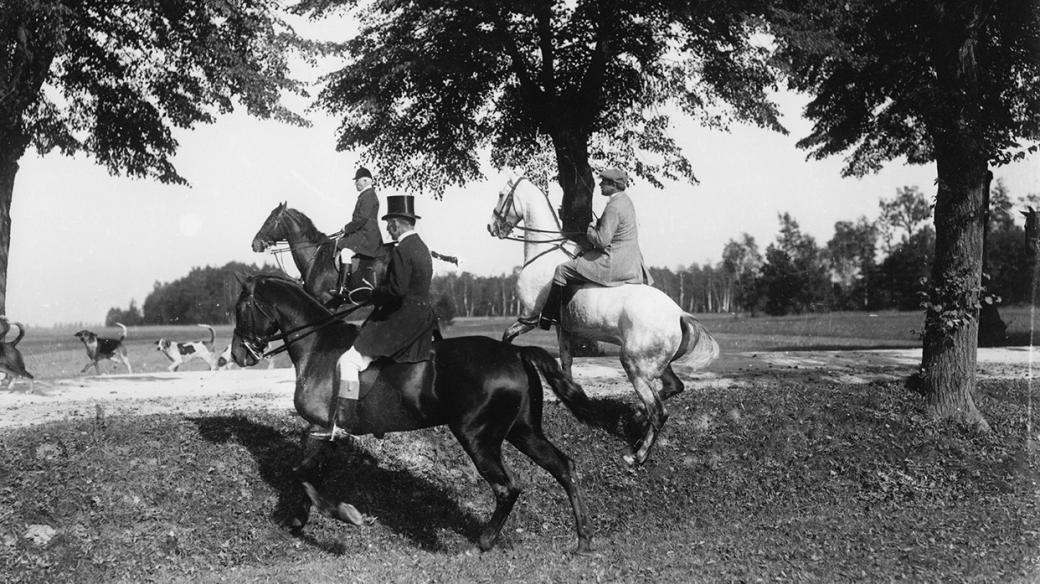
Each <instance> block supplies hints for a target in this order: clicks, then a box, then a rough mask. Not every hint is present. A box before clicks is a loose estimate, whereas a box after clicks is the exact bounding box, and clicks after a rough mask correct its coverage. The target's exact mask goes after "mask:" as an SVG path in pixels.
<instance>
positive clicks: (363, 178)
mask: <svg viewBox="0 0 1040 584" xmlns="http://www.w3.org/2000/svg"><path fill="white" fill-rule="evenodd" d="M354 188H356V189H357V191H358V196H357V201H356V202H355V203H354V214H353V215H352V216H351V217H350V222H349V223H347V224H346V225H344V226H343V235H342V236H341V237H340V238H339V239H338V240H337V241H336V251H338V252H339V257H340V266H339V281H338V282H337V284H336V289H335V290H332V291H331V292H332V294H333V295H334V296H339V297H344V296H346V294H347V291H346V290H345V285H346V282H347V277H348V276H349V275H350V273H351V272H353V271H356V270H357V269H358V266H359V265H360V258H361V257H369V258H371V257H377V256H379V255H380V254H381V253H382V250H383V236H382V235H380V233H379V221H378V219H377V217H379V198H378V197H377V196H376V189H375V187H373V186H372V173H371V172H369V170H368V169H367V168H365V167H363V166H361V167H358V169H357V172H355V173H354Z"/></svg>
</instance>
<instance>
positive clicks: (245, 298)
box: [231, 276, 596, 551]
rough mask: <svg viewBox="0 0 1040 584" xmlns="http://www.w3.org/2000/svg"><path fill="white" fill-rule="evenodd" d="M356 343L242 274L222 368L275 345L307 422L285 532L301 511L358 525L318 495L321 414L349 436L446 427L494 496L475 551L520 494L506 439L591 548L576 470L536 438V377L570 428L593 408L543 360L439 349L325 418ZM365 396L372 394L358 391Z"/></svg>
mask: <svg viewBox="0 0 1040 584" xmlns="http://www.w3.org/2000/svg"><path fill="white" fill-rule="evenodd" d="M356 334H357V327H355V326H354V325H351V324H348V323H345V322H342V321H340V320H337V319H335V318H334V317H333V315H332V314H331V313H330V312H329V310H328V309H326V308H325V307H324V306H322V305H321V304H320V303H318V301H317V300H315V299H314V298H313V297H312V296H310V295H308V294H307V293H306V292H305V291H304V290H303V288H301V287H300V285H299V284H297V283H295V282H293V281H290V280H287V279H284V278H280V277H272V276H253V277H251V278H249V279H247V280H245V281H244V282H243V284H242V291H241V293H240V295H239V297H238V301H237V303H236V305H235V333H234V337H233V339H232V343H231V355H232V358H233V359H234V360H235V362H236V363H237V364H238V365H240V366H243V367H246V366H250V365H253V364H255V363H256V361H257V358H258V355H259V354H260V353H261V352H262V351H263V350H264V348H265V347H266V345H267V343H268V341H269V340H270V339H272V338H275V337H278V338H283V337H284V341H285V343H286V345H288V352H289V357H290V358H291V359H292V362H293V364H294V365H295V367H296V390H295V396H294V400H293V401H294V404H295V406H296V411H297V412H298V413H299V414H300V416H302V417H303V418H304V419H305V420H306V421H307V422H308V423H309V424H310V427H309V428H308V430H307V431H305V433H304V437H303V452H304V455H303V456H304V458H303V461H302V462H301V463H300V464H299V465H297V466H296V467H295V468H294V473H295V475H296V477H297V479H298V480H300V481H301V482H302V483H303V487H304V491H305V492H306V494H307V496H306V497H302V496H301V498H300V500H299V503H298V505H294V509H293V514H294V517H292V518H291V519H290V522H289V523H290V526H291V527H294V528H301V527H303V525H305V524H306V522H307V519H308V517H309V515H310V509H311V506H312V505H313V506H316V507H317V508H318V509H319V510H320V511H322V512H325V513H327V514H328V515H330V516H331V517H334V518H336V519H339V520H342V521H347V522H351V523H354V524H361V523H363V521H362V516H361V514H360V513H359V512H358V511H357V509H355V508H354V507H353V506H352V505H349V504H347V503H342V502H338V501H334V500H332V499H330V498H329V497H328V496H326V495H324V494H323V493H322V492H321V491H320V489H321V481H322V464H321V462H320V461H321V460H322V459H323V457H322V453H323V452H324V451H325V450H326V449H327V448H328V447H329V445H330V444H331V443H330V442H328V441H327V440H319V439H317V438H315V437H314V436H312V434H311V433H312V432H315V431H318V430H321V429H325V428H328V427H329V426H330V425H331V419H332V416H337V420H339V423H340V425H341V426H342V427H343V428H344V429H345V430H346V431H347V432H349V433H351V434H366V433H373V434H381V433H384V432H398V431H406V430H415V429H419V428H426V427H431V426H440V425H447V426H448V427H449V428H450V429H451V432H452V434H453V435H454V436H455V438H456V439H457V440H458V441H459V444H461V445H462V447H463V449H465V451H466V453H467V454H468V455H469V456H470V458H471V459H472V460H473V463H474V464H475V465H476V468H477V470H478V471H479V472H480V474H481V476H483V477H484V479H485V480H486V481H487V482H488V483H489V484H490V485H491V490H492V492H493V493H494V495H495V511H494V513H493V514H492V516H491V520H490V521H489V522H488V524H487V526H486V527H485V528H484V530H483V531H482V533H481V534H480V537H479V541H478V544H479V546H480V548H481V549H483V550H487V549H490V548H491V547H492V546H493V545H494V544H495V541H496V540H497V539H498V536H499V533H500V532H501V530H502V525H503V523H504V522H505V520H506V518H507V517H508V516H509V513H510V511H512V509H513V505H514V503H516V500H517V497H518V496H519V494H520V489H519V488H518V487H517V486H516V485H515V484H514V483H513V480H512V479H511V478H510V476H509V473H508V472H507V471H506V468H505V466H504V465H503V462H502V443H503V442H504V441H508V442H509V443H511V444H512V445H513V446H515V447H516V448H517V449H518V450H520V452H523V453H524V454H526V455H527V456H529V457H530V458H531V459H532V460H534V461H535V463H537V464H538V465H539V466H541V467H542V468H544V469H545V470H547V471H549V473H550V474H552V475H553V477H554V478H555V479H556V480H557V482H559V483H560V485H561V486H562V487H563V489H564V490H565V491H566V493H567V497H568V498H569V499H570V503H571V508H572V510H573V512H574V524H575V529H576V530H577V533H578V546H577V549H578V551H587V550H589V549H590V545H591V540H592V536H591V530H590V528H589V520H588V511H587V510H586V507H585V501H584V499H583V497H582V492H581V488H580V485H579V475H578V471H577V468H576V467H575V465H574V462H573V461H572V460H571V459H570V458H568V457H567V456H566V455H565V454H563V453H562V452H560V450H559V449H558V448H556V446H554V445H553V444H552V443H551V442H549V440H548V439H546V437H545V434H544V433H543V431H542V383H541V381H540V379H539V373H540V374H541V375H542V376H544V377H545V379H546V380H547V381H548V382H549V385H550V386H551V387H552V390H553V392H554V393H556V395H557V396H558V397H559V398H560V401H562V402H563V403H564V404H565V405H566V406H567V407H568V408H569V409H570V410H571V412H573V413H574V414H575V416H576V417H578V418H579V419H580V420H583V421H586V422H592V421H594V420H595V418H596V410H595V408H594V407H593V406H592V404H591V403H590V401H589V398H588V396H587V395H586V394H585V392H584V390H582V388H581V386H579V385H578V384H576V383H574V382H573V381H572V380H571V379H570V377H568V376H567V375H565V374H564V373H563V371H562V370H561V369H560V367H559V365H557V363H556V361H555V359H553V358H552V356H551V355H550V354H549V353H548V352H546V351H545V350H544V349H541V348H539V347H521V346H515V345H509V344H506V343H503V342H501V341H497V340H494V339H491V338H488V337H455V338H449V339H443V340H440V341H437V342H436V343H435V355H434V360H433V361H432V363H430V362H426V363H419V364H395V363H388V362H387V363H382V362H376V363H375V364H373V365H372V367H370V368H369V369H368V370H366V371H365V372H364V373H363V374H362V378H361V380H362V392H361V396H360V398H359V399H358V400H356V401H353V400H350V401H348V402H347V405H345V406H340V407H338V408H333V407H332V406H331V403H332V401H333V400H332V396H333V391H334V385H335V384H337V383H339V376H338V374H337V372H336V361H337V359H338V358H339V356H340V355H341V354H342V353H343V352H344V351H345V350H346V349H347V348H348V347H349V346H350V344H351V343H352V342H353V340H354V338H355V337H356ZM366 386H369V387H371V386H374V388H372V389H371V390H369V391H367V393H366V389H365V387H366ZM334 410H338V412H337V411H334Z"/></svg>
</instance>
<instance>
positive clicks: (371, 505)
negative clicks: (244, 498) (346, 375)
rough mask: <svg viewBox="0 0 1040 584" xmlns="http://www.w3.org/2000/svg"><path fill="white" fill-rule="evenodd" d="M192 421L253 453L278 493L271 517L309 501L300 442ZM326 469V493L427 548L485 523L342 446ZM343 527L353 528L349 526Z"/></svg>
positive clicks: (230, 424) (209, 435)
mask: <svg viewBox="0 0 1040 584" xmlns="http://www.w3.org/2000/svg"><path fill="white" fill-rule="evenodd" d="M189 419H190V420H191V421H192V422H194V423H195V424H196V425H197V426H198V429H199V434H200V436H202V438H203V439H205V440H208V441H210V442H213V443H228V442H235V443H238V444H241V445H242V446H244V447H245V448H246V449H248V450H249V452H250V453H251V454H252V455H253V457H254V459H255V460H256V462H257V466H258V467H259V468H260V476H261V478H262V479H263V480H264V481H265V482H267V483H268V484H269V485H270V486H271V487H272V488H273V489H274V490H275V491H276V492H277V493H278V502H277V504H276V505H275V509H274V511H273V512H272V518H273V519H274V520H275V521H277V522H278V523H279V524H282V525H285V523H284V521H285V520H286V519H287V518H289V517H291V516H292V510H293V509H296V508H298V506H299V504H300V501H301V500H303V499H305V498H306V494H305V493H304V491H303V488H302V487H301V486H300V484H299V483H298V482H297V481H296V480H295V479H294V478H293V476H292V468H293V466H294V465H295V464H297V463H298V462H300V460H301V458H302V454H303V453H302V449H301V447H300V443H299V442H298V441H292V440H290V439H289V438H288V437H287V436H286V434H285V433H284V432H282V431H279V430H278V429H277V428H273V427H271V426H268V425H265V424H259V423H256V422H254V421H251V420H249V419H247V418H245V417H241V416H211V417H198V418H189ZM324 468H325V476H324V483H323V485H322V492H323V493H324V494H326V495H328V496H330V497H333V498H335V499H337V500H341V501H344V502H347V503H360V504H359V507H362V508H361V509H360V510H361V511H362V512H363V513H364V514H366V515H369V516H372V517H375V518H376V519H378V520H379V523H380V524H381V525H384V526H386V527H387V528H388V529H391V530H392V531H394V532H396V533H399V534H401V535H403V536H405V537H407V538H408V539H410V540H411V541H413V542H414V543H415V545H417V546H419V547H420V548H422V549H424V550H428V551H443V550H445V549H446V548H445V546H444V545H443V544H442V543H441V542H440V540H439V537H438V533H439V532H440V531H442V530H448V531H452V532H455V533H458V534H460V535H462V536H463V537H465V538H466V539H467V540H469V541H471V542H475V541H476V539H477V537H478V536H479V531H480V528H481V527H482V521H480V520H479V519H478V518H476V517H474V516H473V515H472V514H471V513H470V512H468V511H466V510H463V509H462V508H460V507H459V505H458V502H457V501H456V500H455V497H454V495H453V494H452V493H450V492H449V491H447V490H445V489H444V488H442V487H441V486H439V485H437V484H434V483H432V482H430V481H427V480H425V479H422V478H419V477H416V476H414V475H413V474H411V473H409V472H407V471H402V470H390V469H385V468H380V467H379V466H377V465H376V460H375V458H374V457H373V456H372V455H371V454H370V453H368V452H366V451H364V450H361V449H358V448H355V447H354V446H346V445H344V444H343V443H339V444H337V445H336V446H335V447H333V448H332V449H331V450H330V451H329V452H328V453H327V456H326V458H325V463H324ZM313 517H314V514H313V512H312V519H313ZM343 528H344V529H352V527H350V526H347V525H344V526H343ZM294 535H296V536H297V537H299V538H300V539H302V540H303V541H306V542H308V543H310V544H311V545H314V546H315V547H319V548H322V549H324V550H325V551H327V552H329V553H334V554H344V553H346V551H347V550H346V549H345V548H344V546H343V544H341V543H339V542H325V543H323V542H320V541H318V540H316V539H315V538H314V537H311V536H308V535H306V534H304V533H302V532H298V533H294Z"/></svg>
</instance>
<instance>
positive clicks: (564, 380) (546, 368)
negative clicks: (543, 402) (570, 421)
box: [517, 347, 603, 426]
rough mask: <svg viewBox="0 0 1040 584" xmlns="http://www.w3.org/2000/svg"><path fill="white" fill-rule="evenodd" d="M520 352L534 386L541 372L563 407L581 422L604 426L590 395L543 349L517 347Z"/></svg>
mask: <svg viewBox="0 0 1040 584" xmlns="http://www.w3.org/2000/svg"><path fill="white" fill-rule="evenodd" d="M517 349H519V350H520V358H521V359H522V360H523V362H524V369H526V370H527V375H528V377H530V378H531V379H532V384H534V383H538V384H541V382H540V381H538V373H539V372H540V373H541V374H542V376H543V377H545V380H546V381H548V382H549V387H551V388H552V390H553V393H555V394H556V397H558V398H560V401H561V402H563V405H565V406H567V409H568V410H570V411H571V413H573V414H574V417H576V418H578V420H579V421H580V422H584V423H586V424H589V425H592V426H600V425H603V413H602V412H600V410H599V408H597V407H596V406H595V404H594V403H593V402H592V400H590V399H589V396H588V394H586V393H585V390H584V389H582V387H581V385H578V383H577V382H575V381H574V380H573V379H571V377H570V376H569V375H567V374H566V373H564V372H563V369H561V368H560V364H559V363H557V362H556V359H554V358H553V356H552V355H550V354H549V352H548V351H546V350H545V349H543V348H541V347H517Z"/></svg>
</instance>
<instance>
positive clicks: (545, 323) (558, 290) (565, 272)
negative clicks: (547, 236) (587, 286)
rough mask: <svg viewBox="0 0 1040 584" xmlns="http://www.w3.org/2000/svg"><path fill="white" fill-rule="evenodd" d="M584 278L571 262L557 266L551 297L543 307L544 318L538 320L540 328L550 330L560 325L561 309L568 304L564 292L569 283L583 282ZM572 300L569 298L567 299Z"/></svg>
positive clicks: (550, 290) (548, 297)
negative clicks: (553, 326)
mask: <svg viewBox="0 0 1040 584" xmlns="http://www.w3.org/2000/svg"><path fill="white" fill-rule="evenodd" d="M583 279H584V277H583V276H582V275H581V274H580V273H578V271H577V270H576V269H575V268H574V266H573V264H572V263H571V262H564V263H562V264H560V265H558V266H556V271H555V272H554V273H553V281H552V286H551V287H550V288H549V295H548V296H546V298H545V304H543V305H542V316H541V318H539V319H538V326H539V327H541V328H542V329H543V330H549V329H550V328H552V325H554V324H557V325H558V324H559V322H560V307H561V306H562V305H563V304H566V302H563V300H564V290H565V289H566V288H567V284H568V282H572V281H575V280H578V281H580V280H583ZM567 300H568V301H569V300H570V299H569V298H568V299H567Z"/></svg>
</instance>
